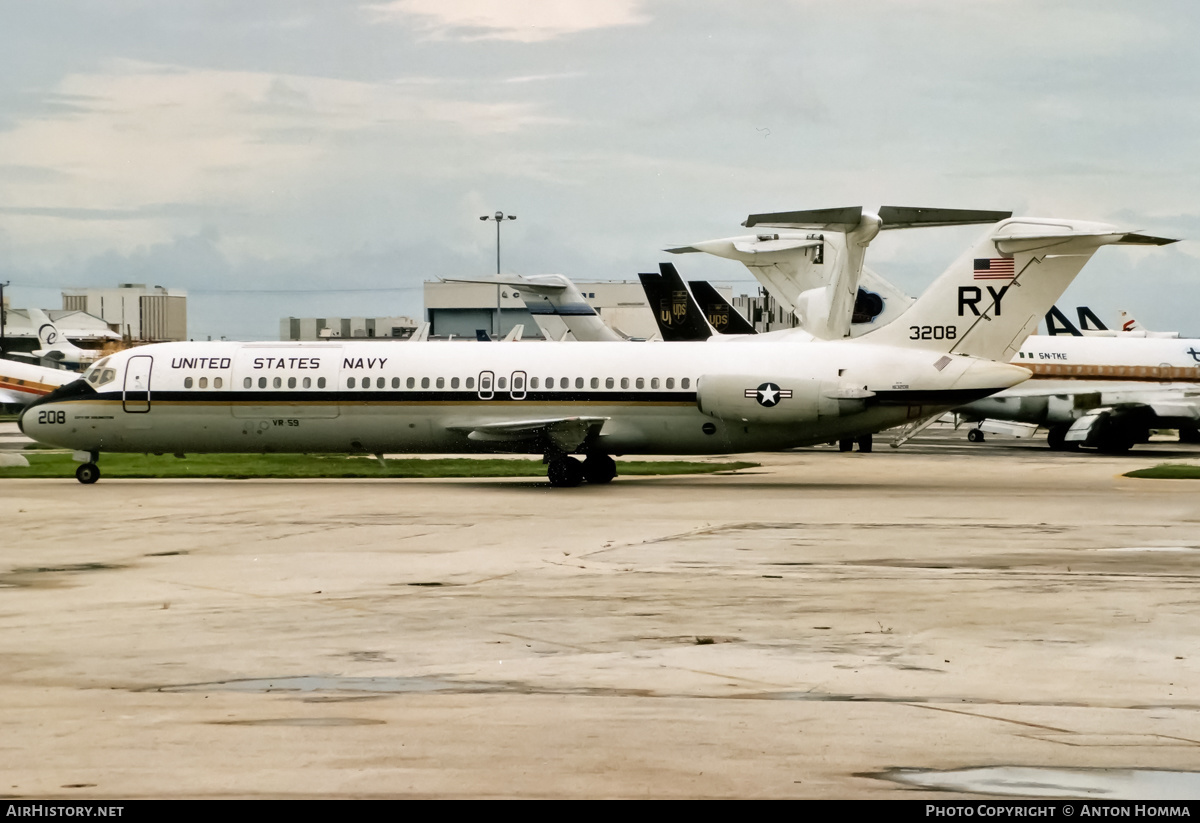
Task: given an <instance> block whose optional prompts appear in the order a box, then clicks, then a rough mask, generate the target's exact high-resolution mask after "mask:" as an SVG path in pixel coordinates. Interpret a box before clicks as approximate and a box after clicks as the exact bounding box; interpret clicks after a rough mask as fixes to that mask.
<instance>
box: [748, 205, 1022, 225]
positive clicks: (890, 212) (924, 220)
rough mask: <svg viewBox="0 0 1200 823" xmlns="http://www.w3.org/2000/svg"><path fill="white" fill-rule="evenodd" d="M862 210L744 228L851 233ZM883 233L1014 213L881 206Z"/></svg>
mask: <svg viewBox="0 0 1200 823" xmlns="http://www.w3.org/2000/svg"><path fill="white" fill-rule="evenodd" d="M862 215H863V210H862V206H854V207H852V208H841V209H810V210H807V211H779V212H771V213H769V214H752V215H750V216H749V217H747V218H746V220H745V222H743V223H742V225H743V226H747V227H750V226H772V227H778V228H781V229H823V230H825V231H851V230H852V229H854V228H855V227H856V226H858V224H859V221H860V220H861V219H862ZM878 217H879V219H880V221H881V222H882V225H881V226H880V228H883V229H915V228H935V227H938V226H973V225H976V224H979V223H999V222H1000V221H1001V220H1007V219H1008V218H1009V217H1012V212H1011V211H984V210H980V209H925V208H916V207H912V206H881V207H880V209H879V215H878Z"/></svg>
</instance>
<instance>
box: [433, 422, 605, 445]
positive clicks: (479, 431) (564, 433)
mask: <svg viewBox="0 0 1200 823" xmlns="http://www.w3.org/2000/svg"><path fill="white" fill-rule="evenodd" d="M607 420H608V418H607V417H552V418H547V419H542V420H514V421H505V422H503V423H468V424H465V425H457V426H447V427H446V428H447V429H449V430H450V431H456V432H466V433H467V439H468V440H474V441H476V442H481V443H511V444H514V445H515V444H517V443H530V442H533V443H537V442H549V443H551V444H553V445H554V446H557V447H558V448H559V449H561V450H562V451H564V452H567V453H570V452H574V451H575V450H577V449H578V448H579V447H580V446H582V445H583V444H584V443H585V442H587V441H588V440H589V439H593V438H595V437H596V436H598V435H599V434H600V429H601V428H602V427H603V426H604V423H605V422H606V421H607Z"/></svg>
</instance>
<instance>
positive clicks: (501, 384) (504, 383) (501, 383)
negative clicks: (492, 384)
mask: <svg viewBox="0 0 1200 823" xmlns="http://www.w3.org/2000/svg"><path fill="white" fill-rule="evenodd" d="M496 388H498V389H507V388H508V378H507V377H500V378H498V379H497V380H496Z"/></svg>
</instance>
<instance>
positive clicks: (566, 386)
mask: <svg viewBox="0 0 1200 823" xmlns="http://www.w3.org/2000/svg"><path fill="white" fill-rule="evenodd" d="M558 385H560V386H562V387H563V388H564V389H569V388H571V378H569V377H564V378H563V379H562V380H560V381H558Z"/></svg>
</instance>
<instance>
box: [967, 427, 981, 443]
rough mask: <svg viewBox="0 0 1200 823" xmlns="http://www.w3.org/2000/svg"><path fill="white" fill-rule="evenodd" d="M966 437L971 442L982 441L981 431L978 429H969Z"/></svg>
mask: <svg viewBox="0 0 1200 823" xmlns="http://www.w3.org/2000/svg"><path fill="white" fill-rule="evenodd" d="M967 439H968V440H970V441H971V442H972V443H982V442H983V432H981V431H980V430H979V429H971V430H970V431H968V432H967Z"/></svg>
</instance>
